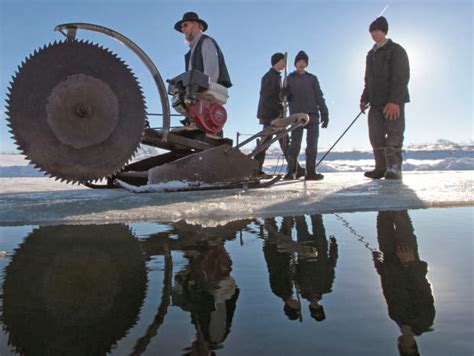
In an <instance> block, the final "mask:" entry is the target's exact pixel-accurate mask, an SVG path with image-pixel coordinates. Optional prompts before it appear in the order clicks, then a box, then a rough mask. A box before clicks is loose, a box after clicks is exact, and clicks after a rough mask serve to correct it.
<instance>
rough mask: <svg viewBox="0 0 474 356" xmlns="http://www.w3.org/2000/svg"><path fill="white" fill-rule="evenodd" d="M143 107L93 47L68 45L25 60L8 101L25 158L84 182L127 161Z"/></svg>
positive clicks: (126, 79) (116, 63)
mask: <svg viewBox="0 0 474 356" xmlns="http://www.w3.org/2000/svg"><path fill="white" fill-rule="evenodd" d="M145 111H146V108H145V103H144V98H143V94H142V91H141V88H140V86H139V84H138V82H137V80H136V78H135V77H134V75H133V73H132V72H131V71H130V69H129V68H128V67H127V66H126V65H125V63H124V62H123V61H121V60H120V59H119V58H118V57H117V56H116V55H114V54H112V53H110V52H109V51H107V50H105V49H103V48H102V47H99V46H97V45H95V44H91V43H88V42H82V41H79V42H78V41H66V42H59V43H56V42H55V43H54V44H52V45H49V46H47V47H44V48H42V49H40V50H39V51H38V52H35V53H34V54H33V55H32V56H30V57H29V58H28V59H27V60H26V62H25V63H24V64H23V65H22V66H21V67H20V68H19V72H18V73H17V74H16V76H15V77H14V78H13V81H12V83H11V89H10V92H9V94H8V100H7V115H8V120H9V126H10V127H11V129H12V130H11V132H12V133H13V135H14V139H15V140H16V142H17V144H18V146H19V148H20V149H21V150H22V151H23V153H24V154H25V155H26V156H27V157H28V158H29V159H30V160H31V161H32V162H33V163H35V164H36V166H37V167H39V168H40V169H41V170H43V171H45V172H47V173H48V174H50V175H51V176H52V177H56V178H57V179H61V180H66V181H71V182H81V183H84V182H88V181H92V180H96V179H101V178H104V177H107V176H110V175H112V174H113V173H115V172H117V171H118V170H120V169H121V168H122V167H123V166H124V164H125V163H127V162H128V161H129V159H130V158H131V157H132V156H133V154H134V152H135V151H136V149H137V148H138V145H139V144H140V139H141V136H142V133H143V130H144V127H145V115H146V113H145Z"/></svg>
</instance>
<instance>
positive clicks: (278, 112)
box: [255, 52, 305, 177]
mask: <svg viewBox="0 0 474 356" xmlns="http://www.w3.org/2000/svg"><path fill="white" fill-rule="evenodd" d="M271 64H272V66H271V68H270V69H269V70H268V72H267V73H265V75H264V76H263V77H262V82H261V86H260V99H259V101H258V109H257V118H258V119H259V121H260V124H262V125H263V129H266V128H268V127H270V125H271V123H272V121H273V120H275V119H277V118H279V117H283V100H282V95H281V72H282V71H283V69H285V67H286V59H285V55H284V54H283V53H280V52H278V53H274V54H273V55H272V57H271ZM272 137H273V135H268V136H266V137H265V138H264V139H263V140H262V142H261V144H265V143H266V142H268V141H270V140H271V139H272ZM288 141H289V140H288V136H284V137H282V138H281V139H280V140H279V143H280V148H281V150H282V152H283V154H284V155H285V158H286V156H287V151H288ZM265 153H266V150H265V151H262V152H260V153H258V154H257V155H256V156H255V160H256V161H258V163H259V164H260V176H263V177H265V176H266V174H265V173H264V172H263V163H264V161H265ZM297 168H298V170H297V176H299V177H301V176H303V175H304V174H305V171H304V169H303V168H301V167H300V166H299V165H298V167H297Z"/></svg>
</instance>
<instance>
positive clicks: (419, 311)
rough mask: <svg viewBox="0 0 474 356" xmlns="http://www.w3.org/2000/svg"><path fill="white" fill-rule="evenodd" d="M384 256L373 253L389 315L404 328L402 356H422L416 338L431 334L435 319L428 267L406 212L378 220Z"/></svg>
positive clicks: (380, 215) (400, 345)
mask: <svg viewBox="0 0 474 356" xmlns="http://www.w3.org/2000/svg"><path fill="white" fill-rule="evenodd" d="M377 237H378V242H379V246H380V250H381V251H382V253H380V252H373V260H374V265H375V268H376V270H377V272H378V274H379V275H380V278H381V281H382V289H383V294H384V296H385V300H386V301H387V306H388V314H389V315H390V318H392V319H393V320H394V321H395V322H396V323H397V324H398V326H399V327H400V332H401V335H400V336H399V338H398V349H399V352H400V355H419V352H418V347H417V344H416V341H415V338H414V336H415V335H416V336H419V335H421V334H422V333H424V332H425V331H429V330H430V327H431V326H432V325H433V321H434V317H435V308H434V298H433V294H432V290H431V285H430V283H429V282H428V280H427V278H426V274H427V272H428V265H427V263H426V262H424V261H421V260H420V257H419V255H418V245H417V242H416V236H415V234H414V230H413V226H412V223H411V220H410V217H409V216H408V212H407V211H406V210H404V211H381V212H379V213H378V216H377Z"/></svg>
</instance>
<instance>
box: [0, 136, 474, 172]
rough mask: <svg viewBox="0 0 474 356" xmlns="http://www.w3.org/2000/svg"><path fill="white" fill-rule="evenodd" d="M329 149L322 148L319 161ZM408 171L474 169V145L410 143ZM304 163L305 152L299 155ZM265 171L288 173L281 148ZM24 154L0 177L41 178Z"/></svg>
mask: <svg viewBox="0 0 474 356" xmlns="http://www.w3.org/2000/svg"><path fill="white" fill-rule="evenodd" d="M326 151H327V149H324V148H320V149H319V154H318V160H319V159H320V158H321V157H322V156H323V154H324V153H325V152H326ZM149 155H150V150H146V151H143V152H142V153H141V154H140V155H139V156H137V157H136V159H140V158H144V157H146V156H149ZM403 155H404V164H403V169H404V170H405V171H434V170H436V171H446V170H453V171H455V170H474V145H470V144H468V145H458V144H454V143H451V142H445V141H440V142H438V143H436V144H429V145H417V146H408V147H406V148H405V151H404V154H403ZM299 160H300V162H301V164H302V165H304V152H302V153H301V154H300V156H299ZM372 166H373V158H372V152H371V151H370V150H359V149H356V150H338V149H335V150H333V151H332V152H331V153H330V154H329V155H328V156H327V157H326V158H325V160H324V161H323V162H322V163H321V165H320V166H319V167H318V171H320V172H361V171H364V170H367V169H372ZM265 170H266V171H267V172H270V173H274V172H276V173H278V172H284V171H285V170H286V162H285V161H284V159H283V157H282V155H281V151H280V149H279V148H278V147H275V148H274V147H272V148H271V149H270V150H269V151H268V152H267V158H266V160H265ZM41 176H43V174H42V173H41V172H39V171H38V170H36V169H35V168H34V167H33V166H32V165H30V164H29V162H28V161H27V160H25V156H23V155H20V154H11V153H10V154H8V153H3V154H0V177H41Z"/></svg>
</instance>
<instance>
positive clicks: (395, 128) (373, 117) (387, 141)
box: [369, 104, 405, 165]
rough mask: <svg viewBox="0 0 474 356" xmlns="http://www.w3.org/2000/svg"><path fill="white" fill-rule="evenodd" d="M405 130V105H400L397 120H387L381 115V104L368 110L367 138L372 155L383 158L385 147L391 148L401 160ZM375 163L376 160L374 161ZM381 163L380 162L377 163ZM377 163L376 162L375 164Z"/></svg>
mask: <svg viewBox="0 0 474 356" xmlns="http://www.w3.org/2000/svg"><path fill="white" fill-rule="evenodd" d="M404 132H405V105H404V104H401V105H400V117H399V118H398V119H397V120H388V119H386V118H385V117H384V115H383V106H375V107H371V108H370V110H369V139H370V144H371V145H372V148H373V150H374V155H375V158H376V161H377V157H381V160H382V157H383V158H385V152H386V148H388V147H390V148H395V150H393V151H394V152H395V155H396V156H397V158H398V159H399V160H400V162H401V161H402V154H401V148H402V146H403V138H404V137H403V134H404ZM376 163H377V162H376ZM380 164H382V163H381V162H380V163H379V165H380ZM376 165H377V164H376Z"/></svg>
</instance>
